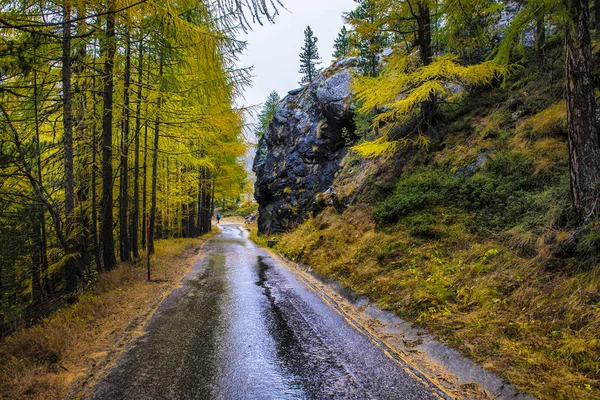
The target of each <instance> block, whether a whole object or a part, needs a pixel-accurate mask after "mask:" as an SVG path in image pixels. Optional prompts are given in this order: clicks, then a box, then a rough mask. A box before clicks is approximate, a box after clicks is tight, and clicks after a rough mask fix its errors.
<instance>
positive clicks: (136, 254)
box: [131, 39, 144, 259]
mask: <svg viewBox="0 0 600 400" xmlns="http://www.w3.org/2000/svg"><path fill="white" fill-rule="evenodd" d="M138 51H139V53H138V81H137V85H138V88H137V105H136V110H135V150H134V152H135V155H134V161H133V215H132V216H131V250H132V251H133V258H135V259H138V258H140V251H139V246H138V242H139V230H140V129H141V113H142V80H143V71H144V70H143V66H144V64H143V56H144V47H143V39H140V45H139V49H138Z"/></svg>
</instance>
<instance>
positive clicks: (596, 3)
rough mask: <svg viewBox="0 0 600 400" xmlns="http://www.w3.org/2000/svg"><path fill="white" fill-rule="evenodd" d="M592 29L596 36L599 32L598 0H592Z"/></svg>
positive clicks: (599, 1) (599, 10)
mask: <svg viewBox="0 0 600 400" xmlns="http://www.w3.org/2000/svg"><path fill="white" fill-rule="evenodd" d="M594 29H595V30H596V36H598V35H599V34H600V0H594Z"/></svg>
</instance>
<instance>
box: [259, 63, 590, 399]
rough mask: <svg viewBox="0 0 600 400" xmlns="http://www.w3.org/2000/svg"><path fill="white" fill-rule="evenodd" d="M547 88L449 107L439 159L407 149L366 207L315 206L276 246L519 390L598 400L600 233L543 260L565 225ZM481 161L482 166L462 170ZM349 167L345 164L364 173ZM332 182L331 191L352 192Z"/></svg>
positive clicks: (565, 201)
mask: <svg viewBox="0 0 600 400" xmlns="http://www.w3.org/2000/svg"><path fill="white" fill-rule="evenodd" d="M520 75H524V74H520ZM548 81H549V80H548V78H547V77H545V78H544V77H542V78H539V77H536V76H530V77H525V78H522V79H521V80H520V81H519V82H514V83H512V84H509V86H508V87H507V88H506V89H489V88H488V89H485V90H481V91H479V92H478V93H473V94H472V95H471V96H469V98H468V99H466V100H465V101H464V102H463V104H462V106H461V107H459V108H458V109H456V110H446V114H445V115H446V120H445V121H444V122H443V123H442V125H441V126H442V136H443V137H444V138H445V139H444V141H443V143H442V146H440V149H439V150H437V151H432V150H429V151H415V152H413V156H412V158H411V159H410V160H409V161H408V163H407V165H406V166H405V167H404V171H403V173H402V174H401V175H400V176H399V177H396V178H395V179H394V180H395V181H396V182H395V183H394V184H393V185H390V184H389V183H387V184H386V183H381V180H380V183H372V184H370V186H368V187H367V189H368V190H367V192H369V193H370V194H371V195H370V196H369V198H365V199H363V201H361V202H359V203H358V204H355V205H353V206H352V207H350V208H349V209H347V210H346V211H345V212H343V213H342V214H339V213H338V212H336V211H335V210H333V209H331V208H328V209H325V210H324V211H323V212H322V213H321V214H320V215H318V216H317V217H315V218H311V219H309V220H308V221H306V222H305V223H304V224H303V225H302V226H300V227H299V228H298V229H297V230H295V231H293V232H290V233H288V234H284V235H280V236H279V237H278V239H280V241H279V243H278V244H277V246H276V249H277V250H278V251H280V252H281V253H283V254H284V255H286V256H288V257H289V258H291V259H294V260H298V261H301V262H303V263H306V264H308V265H310V266H312V267H313V268H315V269H317V270H318V271H319V272H321V273H323V274H325V275H328V276H333V277H335V278H337V279H338V280H340V281H341V282H342V283H343V284H345V285H347V286H349V287H351V288H353V289H354V290H355V291H357V292H359V293H361V294H367V295H368V296H369V297H370V298H371V299H372V300H375V301H377V302H378V303H379V304H380V306H381V307H383V308H384V309H387V310H391V311H394V312H395V313H397V314H398V315H400V316H402V317H404V318H406V319H408V320H411V321H413V322H415V323H417V324H419V325H421V326H424V327H425V328H427V329H428V330H429V331H430V332H432V333H434V334H435V335H437V336H438V337H439V338H441V339H442V340H444V341H446V342H448V343H450V344H451V345H453V346H454V347H456V348H458V349H460V350H461V351H462V352H463V353H464V354H466V355H467V356H469V357H471V358H472V359H474V360H476V361H477V362H479V363H481V364H482V365H484V366H485V367H487V368H489V369H490V370H493V371H496V372H498V373H499V374H500V375H502V376H503V377H505V378H506V379H508V380H509V381H510V382H511V383H513V384H515V385H516V386H517V387H518V388H519V389H521V390H524V391H527V392H530V393H532V394H534V395H536V396H539V397H540V398H543V399H574V398H577V399H597V398H600V337H599V336H600V335H599V332H600V263H598V261H597V259H596V258H595V257H594V255H593V253H594V252H595V251H596V250H597V246H598V244H597V243H598V242H599V240H598V236H600V235H599V234H598V233H597V232H598V229H597V227H596V228H592V229H589V231H588V232H587V233H586V235H585V236H584V240H583V241H582V242H581V243H580V246H579V247H578V249H577V252H576V253H575V254H572V255H570V256H569V257H562V258H557V257H554V256H553V255H552V254H553V249H556V248H557V244H559V243H560V242H561V241H563V240H565V239H566V238H567V237H568V234H567V232H568V231H569V229H571V227H572V226H571V225H570V221H571V210H570V209H569V196H568V192H569V191H568V163H567V160H568V156H567V147H566V141H565V139H566V133H565V111H564V107H563V106H562V104H561V103H560V102H557V100H556V99H560V98H561V94H562V86H561V85H560V79H556V80H555V81H554V83H551V84H548ZM515 99H516V100H517V101H516V102H515V101H514V100H515ZM480 154H486V155H487V157H488V160H487V161H486V163H485V164H484V165H483V166H481V167H479V168H478V169H477V172H476V173H475V174H474V175H473V176H468V175H466V174H464V173H461V168H462V167H464V166H466V165H468V164H470V163H472V162H474V161H475V160H476V159H477V157H478V156H479V155H480ZM353 157H355V156H353V155H349V156H348V157H347V159H346V160H345V164H346V165H352V164H356V165H359V167H358V168H356V167H355V168H354V169H355V170H356V171H361V170H363V168H361V167H360V161H356V160H352V158H353ZM357 174H358V173H357ZM342 175H344V173H343V174H341V176H340V179H339V180H338V185H341V187H338V193H340V192H344V190H345V189H347V188H345V187H344V185H346V184H347V183H348V182H352V184H353V185H354V186H356V185H357V180H356V179H355V180H353V179H348V173H347V172H346V173H345V176H343V177H342ZM342 181H343V182H342ZM388 181H389V179H388ZM263 239H264V238H263ZM596 254H598V252H597V251H596Z"/></svg>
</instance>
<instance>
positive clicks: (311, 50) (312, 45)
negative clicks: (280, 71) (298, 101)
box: [299, 26, 321, 85]
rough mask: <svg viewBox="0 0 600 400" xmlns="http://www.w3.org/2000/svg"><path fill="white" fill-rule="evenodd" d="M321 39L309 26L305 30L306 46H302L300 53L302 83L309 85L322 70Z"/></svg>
mask: <svg viewBox="0 0 600 400" xmlns="http://www.w3.org/2000/svg"><path fill="white" fill-rule="evenodd" d="M318 41H319V39H318V38H317V37H316V36H314V33H313V31H312V29H311V28H310V26H309V27H307V28H306V29H305V30H304V46H302V52H301V53H300V71H299V72H300V73H301V74H302V79H301V81H300V82H299V83H300V84H301V85H307V84H309V83H311V82H312V81H313V80H314V79H315V77H316V76H317V75H318V74H319V72H320V71H321V70H320V69H319V68H318V65H320V64H321V62H320V61H319V60H320V59H321V57H319V50H318V48H317V42H318Z"/></svg>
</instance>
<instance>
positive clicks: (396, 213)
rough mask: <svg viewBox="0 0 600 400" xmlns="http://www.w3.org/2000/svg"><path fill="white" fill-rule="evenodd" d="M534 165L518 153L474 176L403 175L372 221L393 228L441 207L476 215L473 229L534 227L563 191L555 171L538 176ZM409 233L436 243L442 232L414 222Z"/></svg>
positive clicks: (502, 157) (500, 158)
mask: <svg viewBox="0 0 600 400" xmlns="http://www.w3.org/2000/svg"><path fill="white" fill-rule="evenodd" d="M534 171H535V168H534V165H533V164H532V163H531V162H530V161H529V160H528V159H527V158H526V157H525V156H524V155H522V154H520V153H512V152H509V153H505V154H501V155H497V156H494V157H492V158H491V159H489V160H488V161H487V162H486V165H485V166H484V168H483V170H482V171H481V172H479V173H477V174H475V175H474V176H472V177H469V176H465V175H460V174H452V173H450V172H446V171H439V170H434V171H420V172H412V173H406V174H404V175H403V176H402V177H401V178H400V180H399V181H398V182H397V184H396V188H395V190H394V191H393V193H392V194H391V195H389V196H388V197H386V198H385V199H383V200H382V201H380V202H379V204H378V205H377V206H376V207H375V209H374V211H373V220H374V221H375V222H376V223H377V224H378V225H380V226H382V225H386V224H393V223H396V222H398V221H399V220H400V219H401V218H403V217H406V216H408V215H411V214H414V213H419V212H421V211H423V210H425V209H428V208H429V209H431V208H432V207H436V206H442V207H448V208H460V209H463V210H467V211H469V212H470V213H471V214H472V215H473V219H474V221H473V222H474V226H476V227H477V226H478V227H481V228H488V229H501V230H505V229H510V228H512V227H514V226H516V225H517V224H519V223H522V222H523V221H525V220H526V221H528V222H529V223H531V224H533V225H536V224H541V223H542V222H543V217H544V216H545V214H546V213H548V212H549V211H550V208H551V203H553V201H552V200H553V199H551V198H549V196H556V197H560V196H562V193H558V192H560V190H558V189H556V190H553V191H549V190H548V189H549V188H550V187H551V186H552V185H554V186H556V185H558V184H560V182H561V181H562V179H561V178H562V177H561V175H559V174H557V173H556V172H555V173H553V174H551V173H540V174H535V173H534ZM411 223H412V228H411V234H412V235H414V236H418V237H422V238H436V237H437V236H438V235H439V233H438V232H436V231H435V229H432V225H433V224H432V223H429V222H428V221H427V220H426V219H422V220H418V219H416V220H411Z"/></svg>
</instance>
